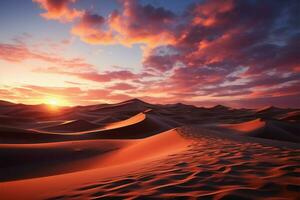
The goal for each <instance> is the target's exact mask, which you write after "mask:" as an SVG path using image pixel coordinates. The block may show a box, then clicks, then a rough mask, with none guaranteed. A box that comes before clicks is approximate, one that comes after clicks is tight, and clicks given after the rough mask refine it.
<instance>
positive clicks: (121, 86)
mask: <svg viewBox="0 0 300 200" xmlns="http://www.w3.org/2000/svg"><path fill="white" fill-rule="evenodd" d="M109 89H111V90H133V89H136V86H133V85H131V84H128V83H116V84H115V85H113V86H110V87H109Z"/></svg>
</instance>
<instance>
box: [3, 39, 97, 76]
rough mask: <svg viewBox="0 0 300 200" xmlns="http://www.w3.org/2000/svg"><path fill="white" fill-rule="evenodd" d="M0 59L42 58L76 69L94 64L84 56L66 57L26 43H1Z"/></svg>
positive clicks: (20, 60)
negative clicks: (31, 46) (32, 47)
mask: <svg viewBox="0 0 300 200" xmlns="http://www.w3.org/2000/svg"><path fill="white" fill-rule="evenodd" d="M0 59H1V60H5V61H8V62H19V63H20V62H23V61H25V60H29V59H33V60H42V61H44V62H48V63H51V64H53V65H59V66H60V67H62V66H63V67H67V68H75V69H80V68H81V69H82V68H83V69H85V70H86V69H90V68H93V66H92V65H91V64H89V63H87V62H86V61H85V60H84V59H83V58H79V57H77V58H71V59H66V58H64V57H62V56H59V55H53V54H48V53H45V52H41V51H37V50H30V49H29V48H28V47H27V45H26V44H6V43H0Z"/></svg>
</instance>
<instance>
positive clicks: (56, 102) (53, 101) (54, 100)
mask: <svg viewBox="0 0 300 200" xmlns="http://www.w3.org/2000/svg"><path fill="white" fill-rule="evenodd" d="M45 104H48V105H51V106H63V105H65V104H66V102H65V101H64V100H62V99H60V98H58V97H47V98H46V99H45Z"/></svg>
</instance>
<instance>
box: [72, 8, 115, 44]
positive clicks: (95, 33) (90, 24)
mask: <svg viewBox="0 0 300 200" xmlns="http://www.w3.org/2000/svg"><path fill="white" fill-rule="evenodd" d="M105 23H106V22H105V19H104V18H103V17H102V16H100V15H97V14H91V13H90V12H85V13H84V14H83V16H82V18H81V19H80V21H79V23H77V24H76V25H75V26H73V28H72V30H71V32H72V33H73V34H74V35H76V36H79V37H80V39H81V40H82V41H84V42H87V43H90V44H113V43H115V38H114V35H113V33H112V31H111V30H104V26H105Z"/></svg>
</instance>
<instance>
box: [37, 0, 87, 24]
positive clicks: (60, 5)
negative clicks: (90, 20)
mask: <svg viewBox="0 0 300 200" xmlns="http://www.w3.org/2000/svg"><path fill="white" fill-rule="evenodd" d="M75 1H76V0H33V2H36V3H38V4H39V6H40V7H41V8H42V9H44V10H45V11H46V12H44V13H42V14H41V16H43V17H44V18H46V19H52V20H59V21H61V22H70V21H73V20H74V19H75V18H77V17H80V16H82V14H83V12H82V11H80V10H77V9H74V8H70V7H69V4H71V3H75Z"/></svg>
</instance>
